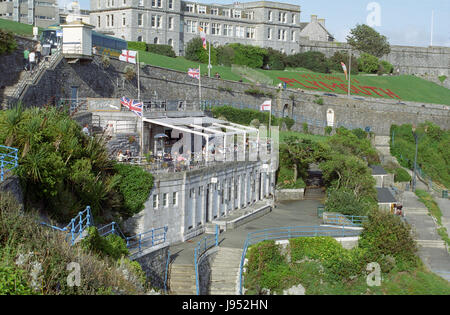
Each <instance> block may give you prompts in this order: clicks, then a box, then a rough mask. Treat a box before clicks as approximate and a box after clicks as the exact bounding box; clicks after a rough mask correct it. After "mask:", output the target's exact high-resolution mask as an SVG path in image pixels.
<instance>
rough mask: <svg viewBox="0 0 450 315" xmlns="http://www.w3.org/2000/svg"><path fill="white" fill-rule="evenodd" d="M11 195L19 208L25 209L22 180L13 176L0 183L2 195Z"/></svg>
mask: <svg viewBox="0 0 450 315" xmlns="http://www.w3.org/2000/svg"><path fill="white" fill-rule="evenodd" d="M7 193H10V194H11V195H12V197H13V198H14V199H16V201H17V203H18V205H19V207H20V208H21V209H24V204H23V192H22V186H20V179H19V177H18V176H16V175H13V176H9V177H7V178H6V179H5V180H4V181H3V182H0V194H7Z"/></svg>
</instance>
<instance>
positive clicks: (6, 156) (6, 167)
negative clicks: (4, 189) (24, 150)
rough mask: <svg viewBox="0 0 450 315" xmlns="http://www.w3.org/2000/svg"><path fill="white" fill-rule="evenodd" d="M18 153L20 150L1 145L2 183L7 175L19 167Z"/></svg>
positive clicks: (0, 170)
mask: <svg viewBox="0 0 450 315" xmlns="http://www.w3.org/2000/svg"><path fill="white" fill-rule="evenodd" d="M18 153H19V149H16V148H11V147H7V146H4V145H0V182H2V181H3V180H4V179H5V175H6V173H8V172H10V171H11V170H13V169H14V168H16V167H17V166H18V165H19V162H18V161H19V160H18V157H17V154H18Z"/></svg>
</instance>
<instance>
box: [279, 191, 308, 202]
mask: <svg viewBox="0 0 450 315" xmlns="http://www.w3.org/2000/svg"><path fill="white" fill-rule="evenodd" d="M304 194H305V189H304V188H301V189H278V190H276V191H275V200H276V201H285V200H303V198H304Z"/></svg>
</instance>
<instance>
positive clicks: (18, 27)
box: [0, 19, 42, 36]
mask: <svg viewBox="0 0 450 315" xmlns="http://www.w3.org/2000/svg"><path fill="white" fill-rule="evenodd" d="M0 29H2V30H7V31H10V32H13V33H15V34H18V35H23V36H33V26H32V25H28V24H23V23H19V22H14V21H9V20H5V19H0ZM41 31H42V28H39V32H41Z"/></svg>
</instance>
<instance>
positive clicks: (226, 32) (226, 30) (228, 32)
mask: <svg viewBox="0 0 450 315" xmlns="http://www.w3.org/2000/svg"><path fill="white" fill-rule="evenodd" d="M223 36H230V37H231V36H233V26H232V25H228V24H224V26H223Z"/></svg>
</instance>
